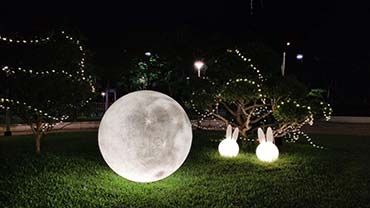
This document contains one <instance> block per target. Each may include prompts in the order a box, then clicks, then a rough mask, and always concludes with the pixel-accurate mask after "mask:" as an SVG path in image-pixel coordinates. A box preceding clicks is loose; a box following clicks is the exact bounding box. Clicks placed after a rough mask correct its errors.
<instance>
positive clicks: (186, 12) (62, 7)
mask: <svg viewBox="0 0 370 208" xmlns="http://www.w3.org/2000/svg"><path fill="white" fill-rule="evenodd" d="M253 2H254V4H253V6H254V10H253V14H252V15H251V13H250V2H249V1H244V3H232V1H224V2H223V3H217V2H216V1H194V2H192V1H172V3H171V2H166V3H164V2H163V3H159V2H158V1H150V3H148V2H145V1H121V3H120V4H113V3H110V2H104V1H103V2H101V1H99V3H98V4H94V3H91V1H90V2H89V3H88V4H87V3H84V4H83V3H71V2H61V1H59V3H57V4H56V3H54V2H50V4H43V5H37V4H32V5H27V4H24V5H19V4H18V5H10V3H2V11H1V21H0V32H1V33H2V34H4V33H6V34H15V33H18V34H19V35H23V34H24V35H25V36H27V35H29V34H37V33H38V32H40V31H48V30H52V29H59V28H67V29H73V30H78V31H79V32H80V33H81V34H82V35H83V36H84V37H85V38H86V45H87V47H88V48H90V49H91V50H93V51H94V52H95V53H96V54H97V56H98V58H99V54H101V57H107V55H106V54H109V53H111V54H112V57H116V56H114V53H116V52H117V51H119V50H122V48H130V47H131V48H132V47H135V46H136V45H137V46H138V47H143V46H144V47H145V46H148V47H149V46H150V47H160V46H159V43H158V41H157V39H158V37H161V36H163V34H176V33H177V32H179V31H182V32H184V31H185V32H186V33H185V34H187V35H189V36H190V37H191V40H192V41H193V44H194V45H195V44H201V43H205V45H204V46H207V43H208V42H207V38H208V37H213V36H217V37H219V38H220V39H221V40H222V39H225V40H226V42H232V43H233V44H237V43H238V42H239V41H240V42H242V41H245V39H246V38H247V37H250V34H251V33H253V34H254V36H260V37H261V39H263V40H265V41H266V42H267V43H268V44H269V45H271V46H272V47H273V48H274V49H275V50H276V51H277V52H279V53H280V52H282V50H283V48H284V44H285V43H286V42H287V41H289V42H291V43H292V49H291V54H290V55H291V56H294V55H295V54H296V53H298V52H301V53H303V54H304V65H305V66H304V67H302V69H301V70H304V71H303V72H297V73H300V74H302V75H303V76H304V77H307V80H309V82H310V83H311V85H312V87H316V86H315V83H316V82H315V80H316V81H317V83H320V84H318V85H321V86H320V87H323V86H325V87H326V88H327V87H329V85H331V86H332V90H333V97H332V98H331V99H333V101H332V102H334V103H335V102H337V103H338V102H339V103H342V104H343V105H346V106H347V109H348V105H350V102H351V100H352V101H353V99H356V100H357V101H358V103H362V104H361V109H362V108H369V107H370V101H369V100H368V98H369V97H370V87H369V86H368V84H367V83H369V81H370V64H369V60H370V49H369V46H370V39H369V37H370V30H369V29H368V27H369V20H370V7H369V5H368V3H364V2H365V1H363V2H360V3H357V2H356V3H354V1H291V0H288V1H271V0H270V1H268V0H264V1H261V0H254V1H253ZM230 40H232V41H230ZM156 44H157V45H156ZM200 47H203V45H201V46H200ZM102 54H105V56H103V55H102ZM112 61H113V62H114V59H113V60H112V59H110V60H109V62H112ZM101 62H104V58H102V61H101ZM287 71H288V73H289V66H287ZM346 100H348V103H347V101H346ZM359 105H360V104H359ZM338 109H339V112H340V113H339V114H341V113H342V114H343V111H344V110H341V106H340V105H339V104H338ZM369 109H370V108H369ZM367 111H369V110H367ZM356 113H357V112H353V114H356ZM369 114H370V112H369Z"/></svg>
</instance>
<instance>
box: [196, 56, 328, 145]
mask: <svg viewBox="0 0 370 208" xmlns="http://www.w3.org/2000/svg"><path fill="white" fill-rule="evenodd" d="M214 59H215V60H217V61H209V63H210V64H209V66H208V68H209V71H208V76H207V77H209V78H208V79H205V80H201V81H203V82H202V83H200V81H199V80H196V81H197V82H198V84H196V83H193V84H192V86H194V91H193V97H192V99H191V100H190V106H191V107H192V108H193V110H194V112H196V113H197V115H199V117H200V121H203V120H206V119H217V120H219V121H222V122H223V123H224V125H222V127H223V128H225V127H226V126H227V125H229V124H230V125H232V126H233V127H235V128H236V127H237V128H239V130H240V135H241V136H242V137H243V139H242V141H252V140H253V138H254V137H255V132H256V131H257V129H258V128H259V127H263V128H267V127H271V128H272V129H273V130H274V131H273V132H274V137H277V138H281V137H284V136H285V135H287V134H288V133H289V132H294V131H298V130H300V129H301V127H302V126H303V125H306V124H312V123H313V121H314V119H319V118H329V117H330V115H331V112H332V110H331V108H330V107H327V106H326V104H325V102H324V101H323V99H322V98H321V97H318V96H313V95H312V94H310V93H309V90H307V89H306V88H305V86H303V85H302V83H300V82H299V81H298V80H296V79H293V78H292V77H289V76H287V77H280V76H278V78H274V79H273V80H272V81H270V80H269V79H266V78H265V76H264V75H262V72H261V71H262V70H261V69H260V67H259V66H257V65H256V64H255V63H253V61H252V58H250V57H248V56H247V55H245V54H243V53H242V52H241V51H240V50H238V49H236V50H227V53H224V54H221V55H220V56H217V57H216V58H214ZM211 63H214V64H211ZM279 65H280V64H279V61H277V62H276V71H278V72H279V70H280V69H279ZM224 70H228V73H222V72H224ZM328 106H329V105H328ZM200 109H202V110H200ZM200 123H201V122H200ZM220 126H221V125H220ZM210 130H211V129H210Z"/></svg>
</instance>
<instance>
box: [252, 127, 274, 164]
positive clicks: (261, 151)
mask: <svg viewBox="0 0 370 208" xmlns="http://www.w3.org/2000/svg"><path fill="white" fill-rule="evenodd" d="M258 141H259V142H260V144H259V145H258V146H257V149H256V155H257V158H258V159H259V160H261V161H263V162H273V161H275V160H276V159H278V157H279V149H278V148H277V147H276V145H275V144H274V136H273V133H272V129H271V128H270V127H269V128H267V132H266V136H265V134H264V133H263V131H262V129H261V128H258Z"/></svg>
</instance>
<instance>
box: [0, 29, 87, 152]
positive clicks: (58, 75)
mask: <svg viewBox="0 0 370 208" xmlns="http://www.w3.org/2000/svg"><path fill="white" fill-rule="evenodd" d="M1 40H2V42H1V43H0V44H1V46H2V47H3V50H6V51H7V53H8V56H5V57H2V58H1V62H0V63H1V64H2V67H1V76H7V77H8V79H9V80H8V81H9V82H8V83H9V86H7V87H8V88H10V93H9V96H7V97H2V98H0V104H1V105H0V107H2V108H10V109H12V111H13V112H14V113H16V114H17V115H18V116H19V117H20V118H21V119H23V121H24V122H25V123H27V124H28V125H29V126H30V127H31V130H32V132H33V134H34V136H35V143H36V152H37V153H40V150H41V139H42V138H43V137H44V136H45V135H46V134H47V133H48V132H49V131H50V130H51V129H52V128H53V127H54V126H55V125H57V124H60V123H61V122H63V121H65V120H67V119H73V117H74V116H75V115H76V113H77V112H79V111H81V110H82V108H83V107H85V106H86V104H88V103H89V101H90V100H91V96H92V92H93V91H94V86H93V82H92V80H91V76H88V75H87V74H86V71H85V70H86V63H85V57H86V54H85V51H84V49H83V47H82V46H81V44H80V41H78V40H75V39H73V38H72V37H71V36H68V35H66V34H65V33H64V32H61V33H54V34H50V36H49V37H47V38H39V39H37V38H36V39H32V40H26V39H11V38H8V37H6V38H5V37H2V38H1ZM15 63H16V64H17V65H15Z"/></svg>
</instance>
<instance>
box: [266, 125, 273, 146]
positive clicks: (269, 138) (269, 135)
mask: <svg viewBox="0 0 370 208" xmlns="http://www.w3.org/2000/svg"><path fill="white" fill-rule="evenodd" d="M266 140H267V141H268V142H272V143H274V134H273V133H272V129H271V127H268V128H267V132H266Z"/></svg>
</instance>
